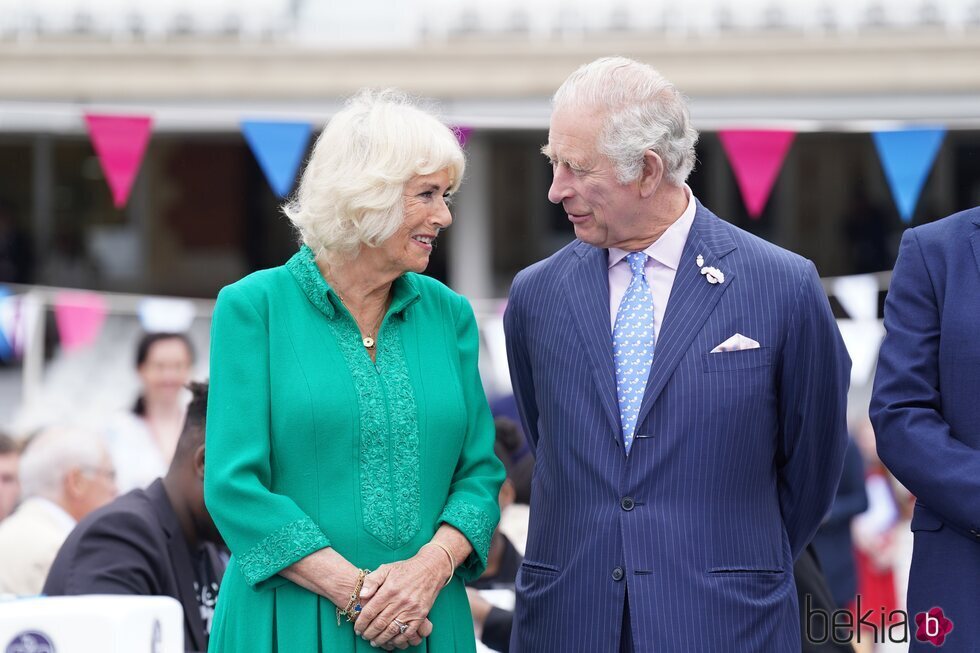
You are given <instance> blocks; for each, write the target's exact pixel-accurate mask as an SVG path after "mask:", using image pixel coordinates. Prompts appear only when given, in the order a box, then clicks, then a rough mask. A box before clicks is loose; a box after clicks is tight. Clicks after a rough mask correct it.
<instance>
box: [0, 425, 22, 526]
mask: <svg viewBox="0 0 980 653" xmlns="http://www.w3.org/2000/svg"><path fill="white" fill-rule="evenodd" d="M19 464H20V449H19V448H18V447H17V443H16V442H14V439H13V438H11V437H10V436H9V435H7V434H6V433H0V521H3V520H4V519H6V518H7V517H8V516H9V515H10V513H12V512H13V511H14V507H15V506H16V505H17V501H18V500H19V499H20V472H19V471H18V466H19Z"/></svg>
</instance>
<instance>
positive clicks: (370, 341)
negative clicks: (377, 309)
mask: <svg viewBox="0 0 980 653" xmlns="http://www.w3.org/2000/svg"><path fill="white" fill-rule="evenodd" d="M334 292H336V289H335V290H334ZM337 297H339V298H340V303H341V304H343V305H344V308H346V309H347V312H348V313H350V316H351V317H352V318H353V319H354V324H356V325H357V328H358V329H360V330H361V344H363V345H364V348H365V349H367V350H373V349H374V348H375V346H377V344H378V343H377V340H375V338H376V337H377V334H378V329H379V328H380V327H381V323H382V322H383V321H384V319H385V313H386V312H387V310H382V311H381V315H380V316H378V319H377V320H375V322H374V328H373V329H371V330H370V331H368V332H367V333H365V332H364V329H361V323H360V322H358V321H357V318H356V317H354V311H352V310H350V307H349V306H348V305H347V302H345V301H344V298H343V296H342V295H341V294H340V293H339V292H338V293H337Z"/></svg>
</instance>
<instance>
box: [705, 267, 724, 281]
mask: <svg viewBox="0 0 980 653" xmlns="http://www.w3.org/2000/svg"><path fill="white" fill-rule="evenodd" d="M701 274H703V275H704V278H705V279H707V280H708V283H712V284H714V283H725V273H724V272H722V271H721V270H719V269H718V268H713V267H710V266H705V267H703V268H701Z"/></svg>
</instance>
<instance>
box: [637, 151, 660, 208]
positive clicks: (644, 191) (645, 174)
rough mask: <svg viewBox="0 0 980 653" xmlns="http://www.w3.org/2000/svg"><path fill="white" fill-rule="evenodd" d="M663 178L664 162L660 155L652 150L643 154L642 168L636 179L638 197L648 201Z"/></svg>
mask: <svg viewBox="0 0 980 653" xmlns="http://www.w3.org/2000/svg"><path fill="white" fill-rule="evenodd" d="M663 178H664V161H663V159H661V158H660V155H659V154H657V153H656V152H654V151H653V150H647V151H645V152H644V153H643V168H642V169H641V170H640V178H639V179H638V182H639V187H640V197H642V198H643V199H648V198H650V197H653V194H654V193H656V192H657V189H658V188H660V182H661V181H663Z"/></svg>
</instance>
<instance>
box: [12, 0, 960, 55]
mask: <svg viewBox="0 0 980 653" xmlns="http://www.w3.org/2000/svg"><path fill="white" fill-rule="evenodd" d="M921 28H930V29H945V30H949V31H952V32H960V31H963V30H966V29H971V28H974V29H980V0H685V2H677V1H676V0H530V1H529V0H358V2H349V0H30V1H27V0H0V39H8V40H10V39H15V40H25V39H26V40H30V39H34V38H44V37H49V36H66V35H68V36H89V37H96V38H108V39H112V40H117V39H147V40H154V39H161V38H181V37H214V36H226V37H237V38H241V39H243V40H247V39H252V38H271V39H278V40H291V39H293V38H296V37H299V38H300V39H301V40H302V42H304V43H307V44H315V45H319V46H324V47H330V46H334V47H340V46H344V47H347V46H352V45H353V46H356V45H364V46H370V47H379V46H381V47H383V46H385V45H391V46H404V45H406V44H419V43H424V42H430V41H435V42H439V41H443V40H447V39H453V40H456V39H466V38H472V37H488V36H489V37H507V38H518V39H528V40H549V39H555V38H558V39H562V38H575V37H577V36H582V35H587V34H596V33H609V32H612V33H637V34H649V33H653V34H663V35H668V36H674V37H682V38H690V37H712V36H719V35H724V34H727V33H738V32H760V31H762V32H778V31H790V32H799V33H805V34H821V33H845V34H846V33H856V32H868V31H880V30H907V29H921Z"/></svg>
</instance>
